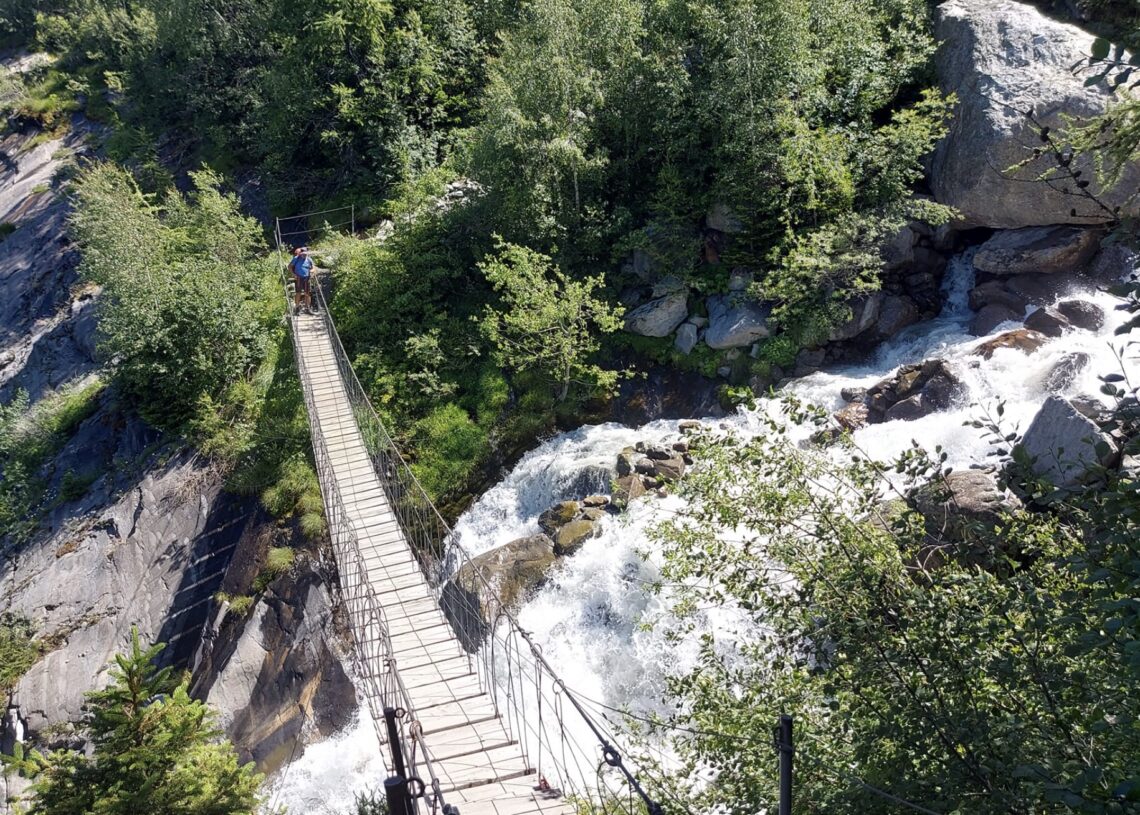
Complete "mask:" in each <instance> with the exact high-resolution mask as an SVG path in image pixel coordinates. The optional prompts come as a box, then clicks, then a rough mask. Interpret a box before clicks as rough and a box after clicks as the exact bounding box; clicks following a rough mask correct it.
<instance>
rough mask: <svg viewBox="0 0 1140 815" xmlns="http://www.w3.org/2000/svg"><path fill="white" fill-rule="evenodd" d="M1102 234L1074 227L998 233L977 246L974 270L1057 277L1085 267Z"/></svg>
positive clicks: (1027, 229) (1000, 273) (1028, 229)
mask: <svg viewBox="0 0 1140 815" xmlns="http://www.w3.org/2000/svg"><path fill="white" fill-rule="evenodd" d="M1100 239H1101V232H1100V231H1099V230H1096V229H1082V228H1080V227H1075V226H1053V227H1048V226H1035V227H1028V228H1026V229H1007V230H1005V231H1002V232H998V233H997V234H996V235H994V236H992V237H991V238H990V239H989V240H987V241H986V242H985V243H983V244H982V245H981V247H979V249H978V252H977V254H976V255H974V268H975V269H977V270H978V271H979V272H986V273H988V274H993V275H1018V274H1057V273H1065V272H1075V271H1077V270H1079V269H1081V268H1082V267H1084V266H1085V265H1086V264H1087V263H1088V262H1089V261H1090V260H1092V257H1093V255H1095V254H1096V250H1097V247H1098V246H1099V245H1100Z"/></svg>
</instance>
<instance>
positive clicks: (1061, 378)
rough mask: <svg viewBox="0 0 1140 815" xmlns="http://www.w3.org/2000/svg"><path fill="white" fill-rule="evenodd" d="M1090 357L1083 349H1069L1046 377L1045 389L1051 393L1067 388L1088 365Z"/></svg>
mask: <svg viewBox="0 0 1140 815" xmlns="http://www.w3.org/2000/svg"><path fill="white" fill-rule="evenodd" d="M1089 361H1090V358H1089V355H1088V354H1086V353H1084V352H1083V351H1069V352H1068V353H1066V354H1064V355H1063V356H1062V357H1061V358H1060V359H1059V360H1057V362H1056V363H1054V365H1053V367H1052V369H1051V370H1050V371H1049V373H1048V374H1047V375H1046V377H1045V389H1046V390H1047V391H1049V392H1050V393H1059V392H1060V391H1063V390H1065V389H1066V388H1068V387H1069V386H1070V385H1072V384H1073V382H1075V381H1076V378H1077V377H1078V376H1079V375H1080V373H1081V371H1083V370H1084V369H1085V368H1087V367H1088V364H1089Z"/></svg>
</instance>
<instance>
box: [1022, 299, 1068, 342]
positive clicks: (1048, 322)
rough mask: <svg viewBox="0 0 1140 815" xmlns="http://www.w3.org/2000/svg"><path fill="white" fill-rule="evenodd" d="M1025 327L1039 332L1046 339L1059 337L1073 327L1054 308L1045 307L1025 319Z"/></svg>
mask: <svg viewBox="0 0 1140 815" xmlns="http://www.w3.org/2000/svg"><path fill="white" fill-rule="evenodd" d="M1025 327H1026V328H1028V329H1029V330H1031V331H1039V332H1041V333H1042V334H1044V335H1045V336H1046V337H1059V336H1061V335H1062V334H1064V333H1065V331H1066V330H1067V329H1070V328H1072V327H1073V325H1072V323H1070V322H1069V321H1068V319H1067V318H1066V317H1065V315H1064V314H1062V313H1061V312H1060V311H1058V310H1057V309H1056V308H1054V307H1053V306H1044V307H1042V308H1039V309H1037V310H1036V311H1035V312H1033V313H1032V314H1030V315H1029V316H1028V317H1026V318H1025Z"/></svg>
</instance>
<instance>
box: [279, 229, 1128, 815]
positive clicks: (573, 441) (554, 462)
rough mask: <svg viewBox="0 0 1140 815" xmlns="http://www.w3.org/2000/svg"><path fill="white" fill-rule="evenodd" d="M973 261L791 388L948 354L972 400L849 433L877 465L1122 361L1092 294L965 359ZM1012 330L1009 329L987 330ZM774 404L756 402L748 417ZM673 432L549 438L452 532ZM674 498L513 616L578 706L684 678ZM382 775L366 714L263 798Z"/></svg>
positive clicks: (972, 458) (487, 521) (342, 803)
mask: <svg viewBox="0 0 1140 815" xmlns="http://www.w3.org/2000/svg"><path fill="white" fill-rule="evenodd" d="M972 256H973V254H972V252H966V253H964V254H962V255H959V256H958V257H956V258H955V259H954V260H953V261H952V262H951V265H950V268H949V269H948V271H947V274H946V279H945V283H944V287H943V288H944V293H945V295H946V305H945V307H944V308H943V311H942V314H941V315H940V316H939V317H938V318H937V319H934V320H931V321H927V322H925V323H921V324H918V325H915V326H912V327H911V328H908V329H906V330H905V331H903V332H901V333H900V334H899V335H898V336H897V337H895V338H893V339H892V340H891V341H890V342H888V343H885V344H884V345H883V346H881V347H880V348H879V350H878V352H877V353H876V354H875V355H874V356H873V357H872V358H871V359H869V360H868V361H866V362H865V363H863V364H860V365H851V366H843V367H836V368H832V369H830V370H827V371H821V372H819V373H816V374H812V375H811V376H807V377H804V378H801V379H798V380H796V381H794V382H792V383H791V384H790V385H789V386H788V388H789V389H790V390H791V391H792V392H794V393H795V394H796V395H798V396H799V397H801V398H803V399H805V400H807V401H810V402H813V403H815V404H817V405H820V406H822V407H824V408H828V409H837V408H839V407H841V406H842V405H843V404H844V403H843V400H842V399H841V397H840V390H841V389H842V388H845V387H869V386H871V385H873V384H875V383H876V382H878V381H879V380H880V379H883V378H884V377H886V376H889V375H890V374H892V373H893V372H894V371H895V370H896V369H897V368H898V367H899V366H900V365H905V364H909V363H914V362H919V361H922V360H925V359H932V358H941V359H945V360H947V361H948V362H949V363H950V364H951V366H952V367H953V369H954V371H955V373H956V374H957V375H958V376H959V377H961V379H962V380H963V382H964V383H965V384H966V385H967V387H968V388H969V398H968V399H967V400H963V402H962V403H961V404H960V405H958V406H956V407H954V408H951V409H950V410H946V411H943V412H940V413H937V414H934V415H930V416H927V417H924V418H921V419H917V420H914V421H909V422H902V421H893V422H885V423H882V424H876V425H870V426H867V427H864V428H862V429H860V430H858V431H857V432H856V433H855V434H854V440H855V442H856V444H857V445H858V446H859V447H860V448H862V449H863V450H864V451H866V452H867V453H868V454H870V455H872V456H874V457H875V458H877V459H880V460H887V459H891V458H893V457H894V456H896V455H897V454H898V453H900V452H902V451H903V450H904V449H906V448H907V447H909V446H910V444H911V440H912V439H916V440H918V441H919V442H920V443H921V444H922V445H923V446H925V447H926V448H928V449H932V448H933V447H934V446H935V445H942V447H943V448H944V451H945V452H947V453H948V455H949V460H948V462H947V464H948V466H951V467H954V468H956V469H964V468H968V467H970V466H971V465H974V464H980V463H985V462H986V461H987V453H988V451H989V446H988V443H987V442H986V441H985V440H984V439H983V438H982V437H981V435H980V433H979V432H978V431H977V430H974V429H972V428H968V427H964V426H963V423H964V422H965V421H967V420H971V419H976V418H979V417H980V415H981V410H982V408H984V407H988V408H992V407H993V406H995V405H996V404H997V402H998V401H1003V402H1004V403H1005V416H1004V421H1005V422H1006V423H1007V424H1009V425H1011V426H1012V425H1016V426H1018V427H1019V428H1020V429H1021V430H1022V431H1024V430H1025V428H1026V427H1027V426H1028V425H1029V422H1030V421H1031V420H1032V418H1033V416H1034V414H1035V413H1036V412H1037V410H1038V409H1039V408H1040V406H1041V403H1042V402H1043V401H1044V399H1045V397H1046V395H1047V393H1046V389H1045V382H1046V379H1047V377H1048V375H1049V373H1050V372H1051V371H1052V370H1053V368H1054V366H1055V365H1056V364H1057V363H1058V362H1059V361H1060V360H1061V359H1062V358H1064V357H1065V356H1066V355H1068V354H1071V353H1073V352H1082V353H1085V354H1087V355H1088V356H1089V360H1090V361H1089V363H1088V365H1086V366H1085V368H1084V369H1083V370H1082V371H1081V372H1080V373H1079V374H1078V375H1077V376H1076V378H1075V379H1074V380H1073V382H1072V383H1071V384H1070V385H1069V386H1068V387H1067V388H1066V389H1065V391H1064V392H1063V393H1064V394H1065V395H1070V396H1071V395H1077V394H1083V395H1089V396H1096V395H1097V394H1098V393H1099V387H1100V382H1099V381H1098V379H1097V377H1098V375H1103V374H1106V373H1111V372H1115V371H1119V370H1120V367H1121V364H1122V363H1121V360H1120V359H1119V358H1118V356H1117V351H1118V350H1119V349H1120V348H1121V347H1122V346H1123V339H1122V338H1120V337H1115V336H1114V334H1113V332H1114V330H1115V329H1116V327H1117V326H1119V325H1121V324H1122V323H1123V322H1124V321H1125V319H1126V318H1127V315H1126V313H1125V312H1122V311H1119V310H1117V309H1116V306H1117V305H1118V304H1119V302H1120V301H1118V300H1117V299H1116V298H1114V297H1112V296H1111V295H1108V294H1106V293H1103V292H1099V291H1096V290H1092V289H1086V290H1080V291H1069V292H1065V293H1064V296H1068V297H1073V296H1076V297H1080V298H1081V299H1084V300H1089V301H1092V302H1094V303H1096V304H1097V305H1099V306H1100V307H1101V308H1102V309H1103V310H1104V312H1105V316H1106V320H1105V325H1104V327H1103V328H1102V329H1101V330H1100V331H1097V332H1089V331H1080V330H1075V331H1072V332H1069V333H1067V334H1065V335H1064V336H1062V337H1060V338H1057V339H1053V340H1050V341H1049V342H1048V343H1046V344H1045V345H1044V346H1042V347H1041V348H1040V349H1038V350H1037V351H1036V352H1034V353H1033V354H1031V355H1026V354H1024V353H1022V352H1020V351H1017V350H1014V349H1001V350H998V351H996V352H995V353H994V354H993V356H992V358H991V359H988V360H986V359H983V358H982V357H980V356H977V355H975V354H974V353H973V351H974V349H975V348H976V346H977V345H978V344H980V343H981V342H983V341H984V339H985V338H979V337H974V336H971V335H970V334H969V332H968V330H967V327H968V325H969V322H970V319H971V317H972V313H971V311H970V309H969V306H968V302H967V295H968V292H969V290H970V289H971V288H972V287H973V278H974V273H973V267H972V265H971V258H972ZM1062 299H1063V298H1062ZM1014 327H1016V324H1012V323H1007V324H1003V325H1002V326H999V327H998V328H997V329H996V330H995V331H994V334H998V333H1001V332H1002V331H1005V330H1008V329H1010V328H1014ZM991 336H993V335H991ZM1124 364H1125V365H1126V366H1127V367H1128V368H1129V369H1130V373H1138V372H1140V363H1138V362H1137V360H1136V359H1135V357H1133V358H1130V359H1126V360H1125V362H1124ZM1098 398H1102V399H1103V398H1104V397H1098ZM769 407H770V405H768V404H766V403H765V401H764V400H760V402H759V403H758V405H757V407H756V408H755V410H756V411H763V410H766V409H768V408H769ZM757 416H758V414H757V413H756V412H749V411H744V410H742V411H741V412H739V413H738V414H736V415H735V416H732V417H730V418H727V419H712V420H708V421H709V422H710V423H712V424H714V425H720V424H723V423H727V424H729V425H732V426H735V428H736V429H738V430H739V431H741V432H743V433H749V432H757V431H758V430H759V427H760V424H759V421H758V418H757ZM803 432H804V434H805V435H806V434H807V433H808V431H807V430H804V431H803ZM678 437H679V435H678V430H677V422H675V421H659V422H654V423H651V424H649V425H646V426H643V427H639V428H629V427H624V426H621V425H617V424H605V425H598V426H586V427H581V428H579V429H577V430H575V431H573V432H570V433H565V434H562V435H560V436H557V437H555V438H553V439H550V440H549V441H546V442H544V443H543V444H541V445H540V446H539V447H537V448H536V449H534V450H532V451H531V452H530V453H528V454H527V455H525V456H524V457H523V459H522V460H521V461H520V462H519V463H518V464H517V465H516V466H515V468H514V469H513V470H512V471H511V473H510V474H509V475H508V476H507V477H506V478H505V479H504V480H503V481H501V482H500V483H499V484H497V485H496V486H495V487H493V488H492V489H491V490H489V491H488V492H487V493H486V494H484V495H483V496H482V497H481V498H480V499H479V500H478V502H476V503H475V504H474V505H473V506H472V507H471V509H469V510H468V511H467V512H466V513H465V514H464V515H463V516H462V517H461V518H460V519H459V521H458V523H457V524H456V532H457V533H459V534H460V535H461V540H462V543H463V545H464V546H465V547H466V548H467V549H468V550H469V551H470V552H471V553H472V554H478V553H480V552H484V551H487V550H489V549H492V548H494V547H497V546H499V545H501V544H504V543H507V542H509V541H512V540H514V539H516V538H520V537H523V536H526V535H532V534H535V533H537V532H538V531H539V528H538V523H537V518H538V515H539V513H541V512H542V511H543V510H545V509H547V508H549V507H550V506H551V505H553V504H555V503H557V502H558V501H562V500H566V499H576V498H582V497H583V496H586V495H589V494H591V493H596V492H603V493H604V492H608V491H609V488H608V487H609V479H610V477H611V475H610V472H611V470H612V467H613V465H614V462H615V461H616V458H617V455H618V453H619V452H620V451H621V450H622V448H623V447H626V446H630V445H633V444H634V443H635V442H638V441H645V442H647V443H651V444H652V443H654V442H658V441H662V440H666V439H668V440H673V439H675V438H678ZM679 500H680V499H678V498H676V497H668V498H665V499H648V500H642V501H638V502H635V503H634V504H633V506H631V507H630V509H629V511H627V512H626V513H624V514H623V515H621V516H616V517H613V516H607V517H606V518H604V519H603V520H602V521H601V522H600V523H601V526H602V529H601V534H600V535H599V536H598V537H596V538H592V539H590V540H589V541H587V543H586V544H585V545H584V546H583V547H582V548H581V549H580V550H579V551H578V552H577V553H576V554H574V555H573V556H571V557H569V558H566V559H564V560H562V561H561V563H560V565H559V566H558V567H557V568H556V570H555V571H554V572H553V574H552V575H551V578H550V580H549V581H548V582H547V584H546V585H545V587H544V588H543V589H542V590H541V591H539V593H538V594H537V595H536V596H535V597H534V598H533V599H531V600H530V601H529V602H528V603H527V604H526V605H525V606H524V607H523V608H522V609H521V611H520V613H519V618H520V622H521V623H522V625H523V627H524V628H526V629H527V630H529V631H531V632H533V635H534V638H535V640H536V642H538V643H540V644H541V647H542V650H543V654H544V655H545V657H546V658H547V659H548V660H549V661H550V662H551V663H552V664H553V665H554V667H555V669H556V670H557V671H558V672H559V673H560V675H561V676H562V678H563V679H564V680H565V682H566V684H567V686H568V687H569V688H571V689H572V690H573V691H575V692H576V693H577V694H578V695H580V696H582V697H584V698H587V699H591V700H595V701H596V702H600V703H602V704H604V705H610V706H613V707H623V706H629V707H630V708H631V709H632V710H634V711H637V710H640V711H653V710H658V709H659V705H660V704H661V692H662V689H663V679H664V671H665V669H666V666H668V668H669V669H671V670H678V669H682V670H683V669H684V668H685V667H686V666H687V665H691V664H692V663H693V660H694V659H695V657H696V650H697V646H698V643H697V642H696V641H695V639H696V638H692V640H691V641H689V642H688V645H687V646H685V645H683V646H682V647H680V648H678V646H677V645H676V643H673V642H669V641H668V640H667V636H666V635H667V632H668V630H669V629H670V617H669V614H668V596H667V594H661V595H654V594H651V593H649V592H647V591H646V583H647V582H652V581H653V580H654V578H655V577H656V576H657V569H658V564H657V563H656V562H655V552H654V551H652V549H651V545H650V542H649V540H648V538H647V535H646V529H647V528H648V527H649V526H650V525H652V524H655V523H657V522H659V521H660V520H661V519H662V518H663V517H665V513H667V512H670V511H671V510H675V509H676V508H677V506H678V504H679ZM643 555H645V556H644V557H643ZM647 622H653V623H654V625H646V624H645V623H647ZM705 624H706V625H707V626H708V630H709V631H713V632H716V634H717V636H719V637H723V638H726V639H729V638H732V637H735V636H744V635H747V633H748V632H747V629H748V628H749V626H750V625H751V624H750V623H749V622H748V621H747V620H744V619H737V618H735V617H734V615H733V613H731V612H728V611H722V610H717V609H713V610H710V611H708V612H707V615H706V617H705ZM383 776H384V769H383V766H382V763H381V761H380V753H379V749H378V747H377V742H376V738H375V735H374V734H373V732H372V725H371V723H370V722H369V721H368V720H367V716H366V715H365V716H364V717H362V720H361V721H358V722H357V724H356V725H355V726H353V727H351V728H349V729H348V730H347V731H346V732H344V733H342V734H341V735H339V736H336V737H334V738H332V739H328V740H326V741H324V742H322V743H320V744H316V745H312V746H310V747H308V748H307V749H306V751H305V753H304V755H303V756H302V757H301V758H300V759H298V760H297V761H296V762H294V763H293V764H292V765H290V766H289V767H287V768H286V769H284V770H282V771H281V772H279V773H278V776H277V778H276V779H275V780H274V782H273V792H272V794H271V796H270V798H271V800H273V799H275V798H276V799H277V800H278V801H279V803H280V804H283V805H285V806H287V807H288V811H289V812H290V813H292V814H293V815H297V813H307V812H315V813H321V812H328V813H338V814H339V813H346V814H347V813H349V812H350V810H351V806H352V802H353V795H354V791H355V790H363V789H367V788H369V787H373V786H376V785H378V784H379V783H380V780H381V779H382V778H383Z"/></svg>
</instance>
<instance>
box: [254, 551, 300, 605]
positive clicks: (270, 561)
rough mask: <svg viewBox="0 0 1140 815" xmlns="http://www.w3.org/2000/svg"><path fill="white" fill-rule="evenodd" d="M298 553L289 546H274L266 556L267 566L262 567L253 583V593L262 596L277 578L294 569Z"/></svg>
mask: <svg viewBox="0 0 1140 815" xmlns="http://www.w3.org/2000/svg"><path fill="white" fill-rule="evenodd" d="M295 558H296V553H295V552H294V551H293V549H292V548H291V547H288V546H274V547H273V548H271V549H270V550H269V552H268V553H267V554H266V556H265V565H264V566H262V567H261V571H260V572H259V573H258V575H257V578H256V579H254V581H253V591H254V592H255V593H256V594H261V593H262V592H263V591H265V590H266V589H267V588H269V584H270V583H272V582H273V581H274V580H276V579H277V578H279V577H281V576H282V575H285V574H288V572H289V570H290V569H291V568H293V561H294V559H295Z"/></svg>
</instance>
